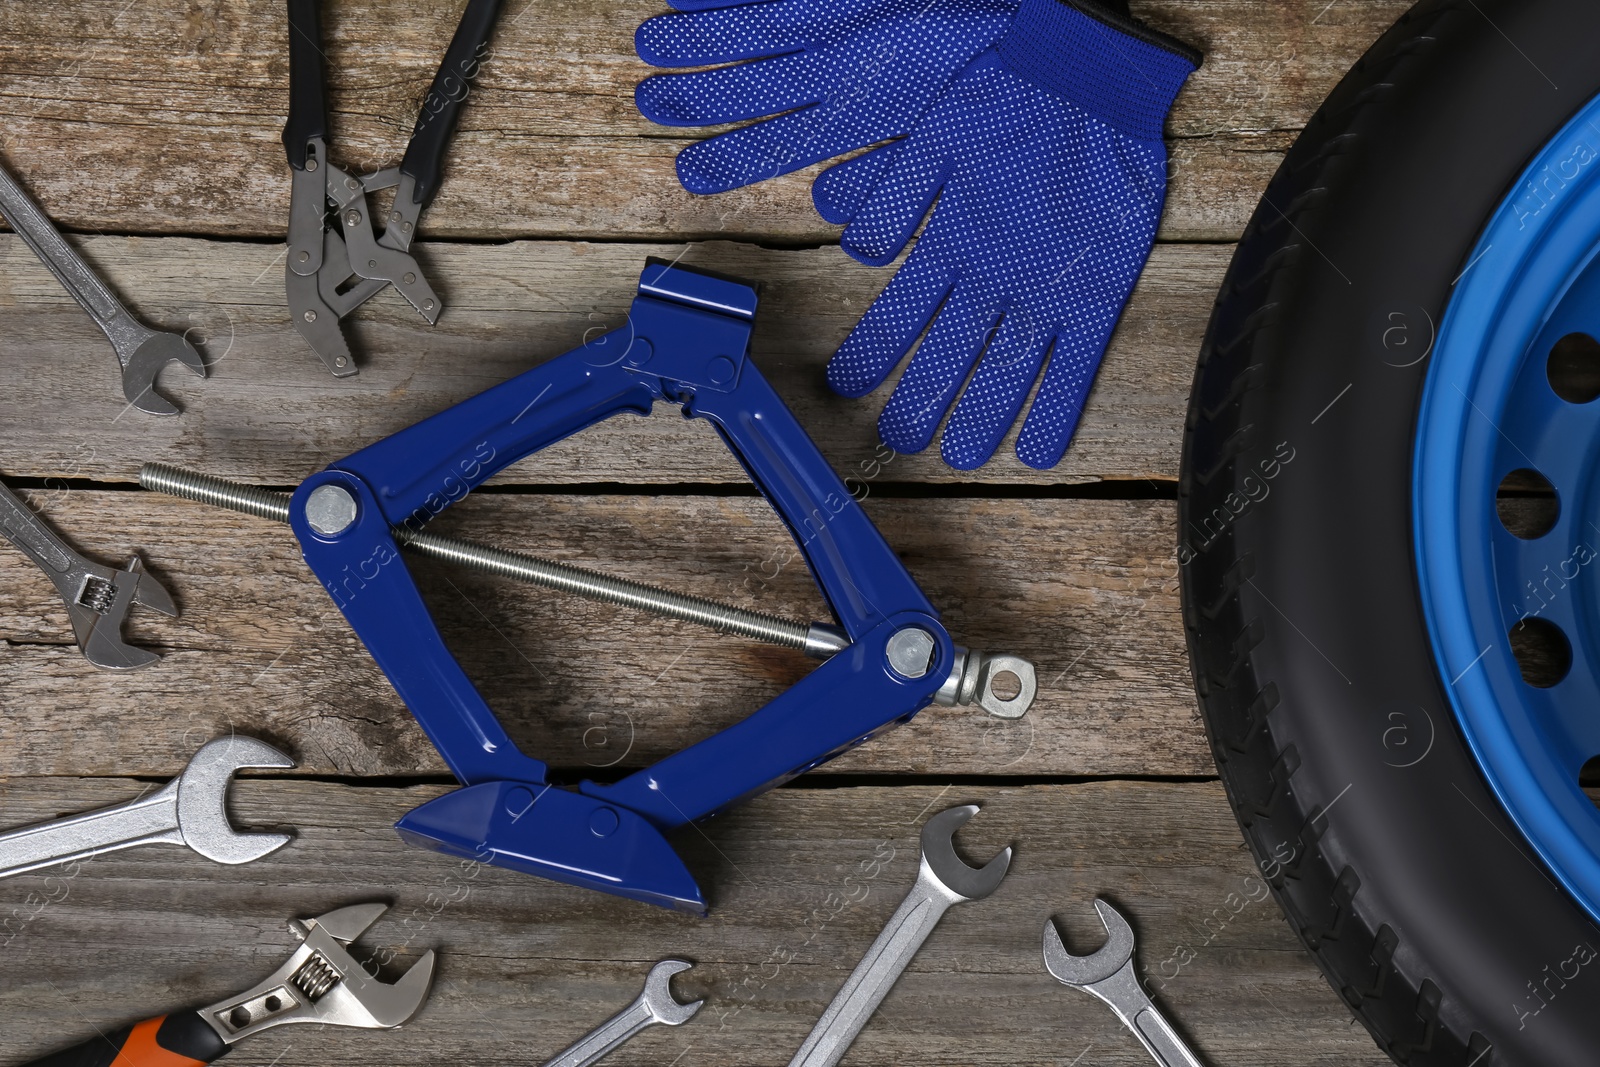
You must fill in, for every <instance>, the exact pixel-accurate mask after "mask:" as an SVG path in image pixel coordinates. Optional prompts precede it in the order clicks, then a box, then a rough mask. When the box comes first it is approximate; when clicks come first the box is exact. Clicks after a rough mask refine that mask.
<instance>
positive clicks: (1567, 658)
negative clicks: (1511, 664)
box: [1508, 616, 1572, 689]
mask: <svg viewBox="0 0 1600 1067" xmlns="http://www.w3.org/2000/svg"><path fill="white" fill-rule="evenodd" d="M1508 636H1509V637H1510V638H1511V654H1512V655H1513V656H1515V657H1516V659H1517V667H1518V669H1519V670H1521V671H1522V680H1523V681H1524V682H1527V683H1528V684H1529V685H1531V686H1533V687H1534V688H1535V689H1549V688H1550V687H1551V686H1553V685H1556V684H1557V683H1559V682H1560V681H1561V679H1563V678H1565V677H1566V676H1567V672H1568V671H1570V670H1571V669H1572V642H1570V641H1568V640H1567V635H1566V634H1565V633H1563V632H1562V630H1561V627H1559V626H1557V625H1556V624H1555V623H1553V622H1551V621H1550V620H1549V619H1541V618H1538V617H1534V616H1530V617H1529V618H1526V619H1523V620H1522V621H1521V622H1519V623H1517V624H1516V625H1515V626H1513V627H1511V632H1510V634H1509V635H1508Z"/></svg>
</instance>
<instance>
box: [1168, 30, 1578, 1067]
mask: <svg viewBox="0 0 1600 1067" xmlns="http://www.w3.org/2000/svg"><path fill="white" fill-rule="evenodd" d="M1597 41H1600V3H1594V2H1593V0H1456V2H1452V0H1425V2H1423V3H1420V4H1418V5H1417V6H1416V7H1415V8H1413V9H1412V11H1411V12H1410V13H1409V14H1407V15H1406V16H1405V17H1403V18H1402V19H1401V20H1400V22H1399V23H1397V24H1396V25H1395V26H1394V27H1393V28H1392V29H1391V30H1390V31H1389V32H1388V33H1387V34H1385V35H1384V37H1383V38H1382V39H1381V40H1379V41H1378V43H1377V44H1376V45H1374V46H1373V48H1372V49H1371V50H1370V51H1369V52H1368V53H1367V55H1366V56H1365V58H1363V59H1362V60H1361V62H1360V63H1358V64H1357V65H1356V67H1355V69H1354V70H1353V71H1351V73H1350V74H1349V75H1348V76H1347V77H1346V78H1345V80H1344V82H1343V83H1342V84H1341V85H1340V86H1339V87H1338V88H1337V89H1336V90H1334V92H1333V94H1332V95H1331V96H1330V97H1329V98H1328V100H1327V102H1326V103H1325V104H1324V105H1323V107H1322V109H1321V110H1320V111H1319V112H1318V113H1317V114H1316V116H1315V117H1314V118H1313V119H1312V121H1311V123H1310V124H1309V126H1308V128H1307V130H1306V132H1305V133H1304V135H1302V136H1301V138H1300V139H1299V141H1298V142H1297V143H1296V144H1295V146H1294V148H1293V149H1292V150H1291V151H1290V153H1289V155H1288V157H1287V158H1286V159H1285V160H1284V163H1283V165H1282V167H1281V168H1280V169H1279V171H1278V173H1277V176H1276V177H1275V178H1274V179H1273V181H1272V184H1271V186H1270V187H1269V188H1268V191H1267V194H1266V197H1265V199H1264V201H1263V203H1262V205H1261V206H1260V208H1258V210H1257V212H1256V214H1255V217H1254V219H1253V220H1252V221H1251V224H1250V226H1249V228H1248V230H1247V231H1246V233H1245V236H1244V238H1243V240H1242V242H1241V244H1240V246H1239V249H1238V252H1237V254H1236V255H1235V256H1234V259H1233V264H1232V267H1231V268H1230V270H1229V272H1228V276H1227V279H1226V282H1225V283H1224V286H1223V289H1222V292H1221V294H1220V295H1219V297H1218V299H1217V305H1216V309H1215V313H1214V314H1213V317H1212V320H1211V326H1210V329H1209V331H1208V333H1207V337H1206V341H1205V347H1204V349H1203V351H1202V353H1201V357H1200V366H1199V369H1198V371H1197V372H1196V376H1195V386H1194V393H1193V397H1192V399H1191V403H1190V409H1189V417H1188V424H1187V428H1186V436H1185V444H1184V458H1183V468H1182V469H1183V475H1182V480H1181V485H1180V489H1179V511H1178V514H1179V529H1180V531H1181V543H1180V548H1179V560H1180V563H1182V564H1183V566H1182V568H1181V569H1182V574H1183V604H1184V622H1185V626H1186V629H1187V631H1188V640H1189V650H1190V657H1191V662H1192V664H1193V669H1194V675H1195V685H1196V688H1197V690H1198V692H1199V696H1200V704H1201V708H1202V712H1203V715H1204V718H1205V721H1206V728H1207V731H1208V734H1209V737H1210V740H1211V745H1212V750H1213V753H1214V755H1215V757H1216V761H1217V766H1218V768H1219V769H1220V772H1221V775H1222V779H1223V782H1224V783H1225V785H1226V788H1227V791H1228V795H1229V799H1230V801H1231V803H1232V805H1233V807H1234V810H1235V812H1236V814H1237V815H1238V818H1239V822H1240V825H1241V826H1242V828H1243V830H1244V834H1245V837H1246V838H1247V840H1248V841H1249V843H1250V846H1251V848H1252V849H1253V850H1254V853H1255V855H1256V858H1257V860H1258V861H1259V862H1260V863H1261V865H1262V869H1263V872H1264V873H1265V874H1266V875H1267V876H1268V878H1269V880H1270V882H1271V884H1272V887H1273V890H1274V892H1275V893H1276V896H1277V899H1278V902H1279V904H1280V905H1281V906H1282V908H1283V910H1284V913H1285V914H1286V915H1287V916H1288V918H1289V921H1290V923H1291V925H1292V926H1293V927H1294V928H1295V930H1296V931H1297V932H1298V933H1299V935H1300V937H1301V939H1302V940H1303V941H1304V942H1305V944H1306V946H1307V947H1308V948H1309V949H1310V950H1311V952H1312V953H1313V954H1314V955H1315V957H1316V959H1317V962H1318V964H1319V965H1320V966H1321V968H1322V970H1323V972H1324V973H1325V974H1326V975H1327V977H1328V980H1329V981H1330V982H1331V983H1332V985H1333V987H1334V989H1335V990H1336V991H1337V992H1338V994H1339V996H1340V997H1341V998H1343V1000H1344V1001H1345V1003H1346V1004H1347V1005H1349V1007H1350V1009H1351V1010H1352V1011H1353V1012H1354V1013H1355V1015H1356V1017H1357V1018H1358V1019H1359V1020H1360V1021H1361V1022H1362V1023H1363V1024H1364V1025H1365V1026H1366V1027H1367V1029H1368V1030H1369V1031H1371V1033H1372V1036H1373V1037H1374V1038H1375V1039H1376V1040H1377V1042H1378V1044H1379V1045H1380V1046H1381V1047H1382V1048H1383V1049H1384V1050H1385V1051H1386V1052H1387V1053H1388V1054H1389V1055H1390V1056H1391V1057H1392V1058H1393V1059H1394V1060H1395V1061H1397V1062H1399V1063H1403V1064H1415V1065H1441V1067H1443V1065H1448V1067H1469V1065H1472V1067H1488V1065H1490V1064H1517V1065H1530V1067H1561V1065H1567V1064H1573V1065H1593V1064H1596V1063H1600V1010H1597V1008H1596V1003H1597V999H1596V998H1597V996H1600V961H1595V962H1589V961H1592V960H1594V949H1597V948H1600V929H1597V928H1596V926H1595V924H1594V923H1592V922H1591V921H1590V919H1589V916H1588V915H1587V914H1586V913H1585V912H1584V911H1582V910H1581V909H1580V908H1579V907H1578V906H1577V905H1576V904H1575V903H1574V902H1573V901H1572V900H1571V899H1570V898H1569V897H1568V896H1567V895H1566V894H1565V893H1564V892H1563V891H1562V890H1561V889H1560V888H1559V887H1558V886H1557V884H1556V883H1555V881H1554V880H1553V879H1552V878H1551V877H1550V876H1549V875H1548V873H1547V872H1546V871H1545V869H1544V868H1543V867H1542V866H1541V865H1540V864H1539V863H1538V861H1537V860H1536V859H1535V858H1534V854H1533V852H1532V850H1531V848H1529V847H1528V845H1527V844H1526V842H1525V841H1524V840H1523V839H1522V838H1521V837H1520V836H1519V834H1518V832H1517V830H1516V829H1515V827H1514V826H1513V825H1512V824H1511V822H1510V820H1509V819H1508V818H1507V817H1506V815H1505V814H1504V812H1503V811H1502V809H1501V808H1500V807H1499V806H1498V804H1497V802H1496V800H1495V799H1494V797H1493V796H1492V794H1491V793H1490V792H1489V790H1488V787H1487V786H1486V785H1485V783H1484V781H1483V779H1482V777H1481V775H1480V773H1479V771H1478V768H1477V766H1476V765H1475V763H1474V762H1473V761H1472V759H1471V757H1470V756H1469V754H1468V751H1467V748H1466V745H1465V743H1464V741H1463V740H1462V738H1461V735H1460V733H1459V731H1458V729H1457V727H1456V724H1455V721H1454V718H1453V716H1452V713H1451V711H1450V708H1449V704H1448V701H1447V698H1446V692H1445V682H1446V680H1443V679H1441V678H1440V677H1439V676H1438V672H1437V670H1436V668H1435V665H1434V659H1433V656H1432V653H1431V650H1430V647H1429V643H1428V638H1427V632H1426V630H1425V628H1424V622H1423V616H1422V610H1421V607H1420V603H1419V600H1418V594H1417V580H1416V577H1415V568H1414V556H1413V551H1412V545H1411V519H1410V515H1411V511H1410V508H1411V497H1410V493H1411V454H1412V438H1413V430H1414V423H1415V417H1416V411H1417V405H1418V400H1419V397H1420V392H1421V387H1422V383H1423V381H1424V377H1425V374H1426V371H1427V367H1428V361H1427V360H1426V359H1422V360H1420V361H1417V359H1416V357H1417V356H1419V355H1421V353H1422V352H1423V351H1425V350H1426V349H1427V347H1428V346H1430V345H1431V340H1430V338H1431V336H1432V331H1433V327H1434V324H1437V323H1438V322H1439V321H1440V320H1441V316H1442V312H1443V310H1444V308H1445V305H1446V302H1447V300H1448V298H1449V295H1450V292H1451V286H1452V283H1453V281H1454V280H1455V279H1456V278H1457V277H1458V275H1459V274H1460V273H1461V272H1462V270H1463V268H1465V267H1466V266H1467V256H1468V254H1469V251H1470V249H1471V248H1472V246H1473V245H1474V243H1475V242H1476V240H1477V237H1478V234H1479V233H1480V231H1481V229H1482V227H1483V225H1484V224H1485V222H1486V221H1487V219H1488V217H1489V215H1490V214H1491V212H1492V211H1493V209H1494V208H1495V206H1496V205H1497V204H1498V203H1499V202H1500V200H1501V199H1502V198H1503V197H1504V196H1505V194H1506V193H1507V191H1508V190H1509V189H1510V187H1511V186H1512V184H1513V182H1514V181H1515V180H1516V178H1517V177H1518V175H1519V173H1520V172H1521V171H1522V170H1523V168H1524V167H1525V166H1526V165H1527V163H1528V161H1529V160H1530V158H1531V157H1532V156H1533V155H1534V153H1535V152H1536V151H1537V150H1538V149H1539V148H1541V147H1542V146H1543V144H1544V143H1545V142H1546V141H1547V140H1548V139H1549V138H1550V137H1551V136H1553V135H1554V133H1555V132H1556V131H1557V130H1558V129H1559V128H1560V127H1561V126H1562V125H1563V124H1564V123H1565V122H1566V121H1567V120H1569V119H1570V118H1571V117H1572V115H1573V114H1574V113H1575V112H1576V111H1577V110H1578V109H1579V107H1581V106H1582V105H1583V104H1584V103H1586V102H1587V101H1588V100H1589V99H1590V98H1591V97H1593V96H1594V95H1595V94H1596V93H1597V92H1600V51H1597V47H1596V42H1597ZM1406 344H1409V345H1410V346H1411V347H1409V348H1406V347H1405V345H1406ZM1407 363H1410V364H1411V365H1409V366H1407V365H1406V364H1407ZM1408 746H1409V747H1408ZM1418 757H1420V758H1418ZM1580 946H1592V947H1591V948H1590V949H1589V951H1588V953H1587V959H1583V956H1584V952H1583V950H1582V948H1580ZM1575 961H1576V962H1575ZM1574 966H1576V967H1577V969H1578V972H1579V973H1578V974H1577V975H1576V976H1575V977H1569V978H1563V977H1562V974H1563V972H1565V973H1566V974H1567V975H1570V974H1571V971H1572V969H1573V968H1574Z"/></svg>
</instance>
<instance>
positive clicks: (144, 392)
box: [0, 166, 206, 415]
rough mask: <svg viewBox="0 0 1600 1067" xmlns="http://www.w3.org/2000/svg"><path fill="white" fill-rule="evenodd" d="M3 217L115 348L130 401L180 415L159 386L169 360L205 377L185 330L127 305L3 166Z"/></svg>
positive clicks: (202, 362) (143, 408)
mask: <svg viewBox="0 0 1600 1067" xmlns="http://www.w3.org/2000/svg"><path fill="white" fill-rule="evenodd" d="M0 215H4V216H5V217H6V221H7V222H9V223H11V228H12V229H13V230H16V231H17V236H18V237H21V238H22V240H23V241H24V242H26V243H27V245H28V247H29V248H31V249H33V252H34V255H36V256H38V257H39V258H40V259H42V260H44V265H45V266H47V267H49V268H50V273H51V274H54V275H55V276H56V280H57V281H59V282H60V283H61V284H62V286H64V287H65V288H66V290H67V292H68V293H70V294H72V299H74V300H76V301H77V302H78V303H79V304H80V305H82V307H83V310H85V311H87V312H88V313H89V315H90V317H91V318H93V319H94V323H95V325H96V326H98V327H100V329H101V332H103V333H104V334H105V335H106V339H107V340H109V341H110V342H111V347H112V348H113V349H115V350H116V353H117V362H118V363H120V364H121V365H122V395H123V396H125V397H127V398H128V403H130V404H132V405H133V406H134V407H136V408H138V409H139V410H140V411H145V412H149V413H150V414H151V415H176V414H177V413H178V409H177V407H175V406H174V405H173V404H172V402H171V401H169V400H168V399H167V398H166V397H164V396H162V395H161V394H159V393H157V392H156V390H155V385H156V375H157V374H158V373H160V371H161V368H162V367H165V366H166V365H167V364H168V363H171V362H174V361H176V362H178V363H182V364H183V365H184V366H186V367H188V368H189V369H190V370H192V371H194V372H195V373H196V374H198V375H200V377H202V378H204V377H205V376H206V363H205V360H203V359H201V358H200V353H199V352H197V351H195V347H194V345H192V344H190V343H189V340H188V338H186V337H184V336H183V335H182V334H176V333H164V332H162V331H160V330H152V329H150V327H148V326H146V325H145V324H144V323H142V322H140V321H139V320H138V319H136V318H134V317H133V315H132V314H130V313H129V311H128V309H127V308H125V307H123V306H122V301H120V300H118V299H117V298H116V296H114V295H113V294H112V292H111V290H110V288H108V287H107V285H106V283H105V282H104V281H102V280H101V279H100V276H99V275H98V274H96V273H95V272H94V269H93V268H92V267H90V266H89V264H88V263H86V262H84V260H83V257H82V256H80V255H78V253H77V251H76V250H75V249H74V248H73V247H72V246H71V245H69V244H68V243H67V242H66V240H65V239H64V238H63V237H62V236H61V234H60V232H58V231H57V230H56V228H55V225H54V224H53V223H51V221H50V217H49V216H48V215H46V214H45V213H44V209H42V208H41V207H39V205H38V204H37V203H35V202H34V200H33V198H32V197H31V196H29V195H28V194H27V192H26V191H25V190H24V189H23V188H22V186H20V185H18V184H17V180H16V179H15V178H13V177H12V176H11V175H10V173H8V172H7V171H6V169H5V167H3V166H0Z"/></svg>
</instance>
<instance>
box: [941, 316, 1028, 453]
mask: <svg viewBox="0 0 1600 1067" xmlns="http://www.w3.org/2000/svg"><path fill="white" fill-rule="evenodd" d="M1052 339H1053V335H1052V333H1051V331H1049V330H1047V329H1042V328H1040V327H1039V326H1038V325H1037V324H1036V323H1035V322H1034V320H1033V319H1032V318H1031V317H1030V316H1028V315H1027V314H1025V313H1023V312H1021V311H1013V312H1011V313H1009V314H1008V315H1006V317H1005V321H1003V322H1002V323H1001V324H1000V329H998V330H997V331H995V335H994V340H992V341H990V342H989V347H988V348H987V349H985V350H984V353H983V359H981V360H980V361H979V362H978V370H977V372H976V373H975V374H973V376H972V381H971V382H969V383H968V384H967V388H966V390H965V391H963V392H962V394H961V399H960V400H959V401H957V403H956V409H955V412H954V413H952V414H951V416H950V422H949V424H948V425H946V426H945V428H944V436H943V437H942V438H940V441H939V455H940V456H942V457H943V458H944V461H945V462H946V463H948V464H949V465H950V466H952V467H954V468H955V469H956V470H958V471H970V470H976V469H977V468H979V467H981V466H983V465H984V464H985V463H987V462H989V460H990V458H991V457H993V456H994V453H995V450H996V449H998V448H999V447H1000V442H1001V440H1003V439H1004V438H1005V435H1006V431H1007V430H1009V429H1011V424H1012V423H1014V422H1016V421H1017V413H1018V412H1019V411H1021V410H1022V402H1023V401H1024V400H1026V399H1027V398H1028V390H1029V389H1031V388H1033V383H1034V380H1035V379H1037V378H1038V377H1039V367H1040V366H1041V365H1042V364H1043V363H1044V355H1045V352H1046V351H1048V350H1049V348H1050V342H1051V340H1052Z"/></svg>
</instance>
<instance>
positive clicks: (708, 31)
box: [633, 0, 813, 67]
mask: <svg viewBox="0 0 1600 1067" xmlns="http://www.w3.org/2000/svg"><path fill="white" fill-rule="evenodd" d="M673 6H674V7H677V8H678V9H679V10H678V11H677V12H676V13H674V14H671V15H657V16H655V17H654V18H648V19H645V20H644V21H643V22H641V23H640V24H639V28H638V29H637V30H635V31H634V33H633V47H634V50H635V51H637V52H638V53H639V58H640V59H642V60H644V61H645V62H646V63H648V64H650V65H651V66H652V67H702V66H708V65H710V64H712V63H737V62H739V61H740V60H745V59H756V58H758V57H761V56H777V55H783V54H784V53H786V52H795V51H798V50H799V49H801V48H803V47H804V46H805V44H806V43H807V41H808V40H809V39H810V38H811V37H812V36H813V33H812V30H811V27H810V26H809V25H808V24H807V21H806V20H804V19H802V18H798V17H797V16H798V15H800V14H801V11H802V9H797V8H796V7H795V5H794V4H792V3H791V2H790V0H768V2H766V3H754V4H752V3H736V4H726V5H724V4H706V3H699V4H696V5H694V6H684V5H682V4H674V5H673Z"/></svg>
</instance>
